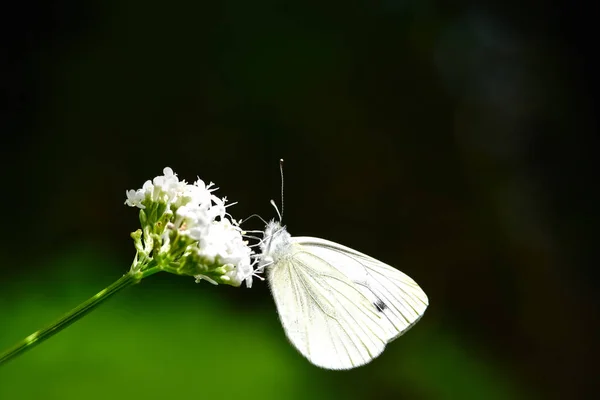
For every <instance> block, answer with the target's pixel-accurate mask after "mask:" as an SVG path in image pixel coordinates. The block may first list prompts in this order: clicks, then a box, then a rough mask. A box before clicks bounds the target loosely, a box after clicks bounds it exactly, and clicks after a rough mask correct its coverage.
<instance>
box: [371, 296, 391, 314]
mask: <svg viewBox="0 0 600 400" xmlns="http://www.w3.org/2000/svg"><path fill="white" fill-rule="evenodd" d="M373 305H374V306H375V308H377V311H379V312H383V310H385V309H386V308H388V307H387V305H386V304H385V303H384V302H383V301H381V299H377V301H376V302H375V303H373Z"/></svg>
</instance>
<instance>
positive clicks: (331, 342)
mask: <svg viewBox="0 0 600 400" xmlns="http://www.w3.org/2000/svg"><path fill="white" fill-rule="evenodd" d="M379 264H381V265H379ZM268 278H269V282H270V283H271V291H272V293H273V297H274V299H275V303H276V305H277V311H278V312H279V316H280V319H281V322H282V324H283V327H284V329H285V332H286V335H287V337H288V338H289V340H290V341H291V342H292V344H293V345H294V346H295V347H296V348H297V349H298V350H299V351H300V353H302V354H303V355H304V356H305V357H306V358H308V359H309V360H310V361H311V362H312V363H313V364H315V365H318V366H320V367H323V368H328V369H350V368H354V367H358V366H360V365H364V364H366V363H368V362H369V361H371V360H372V359H374V358H375V357H377V356H378V355H379V354H381V352H382V351H383V349H384V348H385V345H386V344H387V342H389V341H390V340H392V339H394V338H395V337H397V336H399V335H400V334H401V333H402V332H404V331H406V329H408V327H410V325H412V324H413V323H414V322H416V320H417V319H418V318H419V317H420V315H421V314H422V313H423V311H424V310H425V307H426V301H427V297H426V296H425V294H424V293H423V292H422V291H421V290H420V288H419V287H418V286H417V285H416V283H414V281H412V280H411V279H410V278H408V277H407V276H406V275H404V274H402V273H401V272H400V271H398V270H396V269H394V268H392V267H389V266H387V265H385V264H382V263H380V262H378V261H377V260H375V259H373V258H370V257H368V256H365V255H363V254H362V253H358V252H355V251H354V250H352V249H349V248H346V247H343V246H340V245H337V244H336V243H333V242H329V241H326V240H322V239H316V238H293V239H292V244H291V246H290V251H289V253H288V254H287V255H286V256H284V257H281V258H280V259H278V260H277V262H276V263H275V264H274V265H272V266H271V267H270V268H269V270H268ZM386 279H391V280H393V281H395V283H389V282H387V281H386ZM407 279H408V280H407ZM406 282H408V283H409V284H408V285H407V284H406ZM410 283H412V284H414V286H415V287H416V289H414V288H413V290H414V292H417V290H418V292H420V294H419V295H418V296H417V297H419V298H421V299H425V305H424V306H422V307H418V306H417V305H416V304H417V303H416V302H415V305H412V304H411V305H405V304H404V303H403V302H405V301H412V297H411V296H409V295H406V294H405V292H401V290H399V289H398V288H399V285H402V286H408V287H412V286H411V285H410ZM407 290H408V289H407ZM421 294H422V295H421ZM406 299H409V300H406ZM399 302H400V303H402V304H397V303H399ZM413 307H415V308H416V309H417V310H420V313H419V311H415V312H414V313H413V314H409V312H408V310H409V309H412V308H413ZM417 314H418V315H417ZM404 315H406V316H407V317H403V316H404ZM407 318H408V319H407ZM402 321H404V322H402Z"/></svg>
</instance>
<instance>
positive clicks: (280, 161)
mask: <svg viewBox="0 0 600 400" xmlns="http://www.w3.org/2000/svg"><path fill="white" fill-rule="evenodd" d="M279 172H281V215H280V217H279V221H280V222H283V158H280V159H279Z"/></svg>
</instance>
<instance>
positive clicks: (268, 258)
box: [260, 221, 292, 266]
mask: <svg viewBox="0 0 600 400" xmlns="http://www.w3.org/2000/svg"><path fill="white" fill-rule="evenodd" d="M291 239H292V236H291V235H290V234H289V233H288V231H287V230H286V229H285V227H284V226H281V224H280V223H279V222H277V221H270V222H269V223H268V224H267V226H266V227H265V232H264V237H263V240H262V242H261V244H260V249H261V255H260V260H261V262H260V264H261V265H265V264H268V265H271V264H274V263H277V261H279V260H280V259H281V258H282V257H286V256H289V255H290V246H292V240H291ZM268 265H265V266H268Z"/></svg>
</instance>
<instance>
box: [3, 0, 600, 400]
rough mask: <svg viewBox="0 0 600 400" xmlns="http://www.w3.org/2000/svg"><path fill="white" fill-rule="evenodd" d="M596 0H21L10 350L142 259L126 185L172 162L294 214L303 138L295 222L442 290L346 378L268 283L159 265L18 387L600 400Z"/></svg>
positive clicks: (292, 225) (73, 393)
mask: <svg viewBox="0 0 600 400" xmlns="http://www.w3.org/2000/svg"><path fill="white" fill-rule="evenodd" d="M575 7H582V6H574V5H568V3H567V2H566V1H565V2H564V6H561V4H560V3H559V2H554V3H548V2H542V1H535V0H528V1H520V2H502V1H500V0H498V1H496V2H494V1H490V2H469V1H456V2H443V1H431V0H419V1H416V0H406V1H398V0H384V1H379V2H370V1H346V2H341V1H337V2H336V1H334V2H326V3H323V2H311V1H303V2H298V1H291V2H275V1H265V0H259V1H254V2H245V1H240V0H229V1H222V2H210V3H208V4H202V5H201V4H195V5H194V4H192V3H191V2H179V1H173V2H168V3H166V2H152V1H136V0H121V1H112V2H110V1H109V2H75V1H68V0H58V1H55V2H42V1H37V2H36V1H30V2H19V3H14V4H12V5H10V6H8V8H6V9H5V10H4V11H3V12H2V13H0V17H2V20H1V22H2V23H1V24H0V29H1V31H0V32H1V33H2V35H1V38H2V39H1V40H2V42H1V43H2V47H1V49H2V54H1V57H0V68H1V69H0V71H1V72H2V75H1V76H0V84H1V85H0V91H1V93H2V97H3V98H4V99H6V100H7V101H6V102H4V104H5V105H4V106H2V108H1V110H0V112H1V114H0V116H1V118H0V124H2V125H1V126H0V129H1V131H2V133H3V136H2V143H1V150H2V170H1V171H2V172H1V174H2V183H3V189H2V196H1V198H2V199H1V201H2V209H3V210H4V212H3V220H4V226H5V228H4V229H3V230H2V241H1V242H0V253H1V254H2V257H3V261H2V263H1V266H0V273H1V274H0V348H2V349H3V348H4V347H8V346H10V345H12V344H13V343H14V342H16V341H17V340H20V339H22V338H23V337H25V336H26V335H29V334H30V333H32V332H33V331H35V330H37V329H39V328H41V327H42V326H44V325H45V324H47V323H48V322H51V321H52V320H54V319H56V318H57V317H59V316H60V315H61V314H62V313H64V312H66V311H67V310H69V309H71V308H72V307H74V306H76V305H77V304H79V303H80V302H81V301H83V300H85V299H87V298H88V297H90V296H92V295H93V294H95V293H96V292H98V291H99V290H101V289H102V288H104V287H105V286H107V285H109V284H110V283H112V282H113V281H114V280H116V279H118V278H119V277H120V276H121V275H122V274H123V273H124V272H125V271H126V270H127V269H128V267H129V265H130V263H131V260H132V258H133V255H134V249H133V246H132V242H131V239H130V238H129V233H130V232H131V231H134V230H135V229H137V227H138V221H137V211H136V210H134V209H130V208H128V207H126V206H124V205H123V202H124V200H125V190H126V189H133V188H138V187H140V186H141V185H142V183H143V182H144V180H146V179H150V178H152V177H154V176H156V175H158V174H160V173H161V171H162V168H163V167H165V166H170V167H172V168H173V169H174V170H175V172H177V173H178V174H179V176H180V177H181V178H183V179H187V180H188V181H193V180H194V179H195V178H196V177H197V176H199V177H201V178H202V179H204V180H205V181H211V180H212V181H214V182H215V183H216V184H217V185H218V186H219V187H220V188H221V189H220V191H219V192H218V194H219V195H220V196H227V197H228V198H229V199H230V200H231V201H238V202H239V204H238V205H236V206H235V207H233V208H231V209H230V211H231V213H232V214H233V216H234V217H235V218H238V219H239V218H244V217H247V216H249V215H251V214H253V213H258V214H260V215H261V216H263V217H264V218H267V219H268V218H272V217H274V216H275V215H274V214H275V213H274V211H273V209H272V208H271V206H270V205H269V200H270V199H272V198H273V199H276V200H278V199H279V190H280V182H279V170H278V163H277V162H278V160H279V158H284V159H285V160H286V167H285V174H286V188H285V204H286V209H285V223H286V225H287V226H288V229H289V231H290V232H291V233H292V234H293V235H310V236H318V237H323V238H327V239H330V240H334V241H336V242H340V243H343V244H346V245H348V246H350V247H353V248H356V249H358V250H360V251H363V252H365V253H367V254H370V255H373V256H375V257H377V258H379V259H381V260H383V261H386V262H388V263H389V264H391V265H394V266H396V267H398V268H399V269H401V270H402V271H404V272H405V273H407V274H408V275H410V276H411V277H413V278H414V279H415V280H416V281H417V282H418V283H419V284H420V285H421V286H422V287H423V289H424V290H425V291H426V293H427V294H428V295H429V299H430V308H429V309H428V311H427V312H426V314H425V316H424V318H423V319H422V320H421V321H420V322H419V323H418V324H417V325H416V326H415V327H414V328H413V329H412V330H411V331H409V332H408V333H407V334H406V335H405V336H403V337H401V338H400V339H399V340H397V341H395V342H393V343H392V344H391V345H390V346H388V349H387V350H386V351H385V352H384V353H383V355H382V356H381V357H379V358H378V359H376V360H375V361H373V362H372V363H371V364H369V365H367V366H365V367H361V368H358V369H356V370H352V371H347V372H332V371H326V370H322V369H319V368H316V367H314V366H312V365H311V364H309V363H308V362H307V361H306V360H305V359H303V358H302V357H301V356H300V355H299V354H298V353H297V352H296V351H295V350H294V348H293V347H292V346H291V345H289V344H288V343H287V340H286V338H285V335H284V332H283V329H282V328H281V326H280V324H279V321H278V318H277V314H276V311H275V306H274V304H273V301H272V299H271V297H270V294H269V290H268V287H267V284H266V282H260V281H258V282H255V284H254V286H253V287H252V289H246V288H231V287H225V286H218V287H214V286H211V285H209V284H207V283H206V282H203V283H201V284H195V283H194V280H193V279H191V278H190V279H186V278H183V277H176V276H171V275H168V274H158V275H155V276H152V277H150V278H148V279H146V280H144V281H143V282H142V283H141V284H140V285H136V286H134V287H132V288H128V289H127V290H125V291H124V292H122V293H119V294H118V295H116V296H115V297H114V298H113V299H111V300H110V301H109V302H107V303H106V304H104V305H103V306H101V307H100V308H98V309H97V310H95V311H94V312H92V313H91V314H90V315H89V316H87V317H85V318H84V319H82V320H80V321H78V322H77V323H76V324H74V325H73V326H71V327H69V328H68V329H67V330H65V331H63V332H61V333H60V334H58V335H57V336H56V337H53V338H52V339H50V340H49V341H47V342H45V343H43V344H42V345H40V346H39V347H37V348H35V349H33V350H32V351H30V352H27V353H25V354H24V355H23V356H21V357H19V358H17V359H15V360H13V361H11V362H9V363H7V364H6V365H2V366H1V367H0V399H2V400H4V399H7V400H8V399H37V398H45V399H104V398H114V399H131V398H147V399H153V398H173V399H180V398H181V399H184V398H192V397H193V398H211V399H212V398H215V399H216V398H236V399H244V398H257V399H270V398H273V399H282V398H290V399H293V398H297V399H304V398H310V399H333V398H344V399H363V398H382V399H388V398H389V399H392V398H393V399H521V398H527V399H531V398H587V397H591V396H592V394H594V393H596V392H594V387H595V384H596V382H595V380H596V377H597V374H595V373H594V372H593V364H592V362H591V361H592V357H593V355H594V351H595V350H596V347H597V345H596V343H594V342H595V341H596V339H597V334H596V332H595V322H596V320H595V319H596V318H597V317H596V311H597V306H598V295H597V293H596V279H595V278H596V274H595V268H596V267H597V251H596V248H597V245H596V242H595V236H594V235H595V233H596V232H595V229H594V228H595V227H596V226H597V222H598V216H597V212H596V208H597V204H598V196H597V194H595V191H594V186H595V185H596V184H597V177H596V175H595V174H594V173H593V171H594V170H595V169H596V168H597V167H598V165H597V164H598V162H597V159H596V157H595V155H596V153H597V149H596V147H595V145H596V144H597V139H596V138H595V136H594V133H595V121H594V120H593V117H594V113H593V109H592V104H593V98H594V96H595V92H593V91H592V89H591V88H592V87H593V85H592V83H593V82H594V79H595V76H596V75H595V74H596V68H595V67H594V66H593V65H592V64H591V61H590V58H591V56H590V55H591V53H592V49H593V48H591V47H589V46H588V44H587V40H588V36H587V35H588V33H589V32H587V31H586V29H588V28H586V26H588V25H586V23H585V21H587V20H586V18H585V15H586V10H583V9H577V8H575ZM576 25H577V26H576ZM245 227H247V229H260V228H261V226H260V223H259V222H257V220H256V219H255V220H251V221H250V222H248V224H247V225H245Z"/></svg>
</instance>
